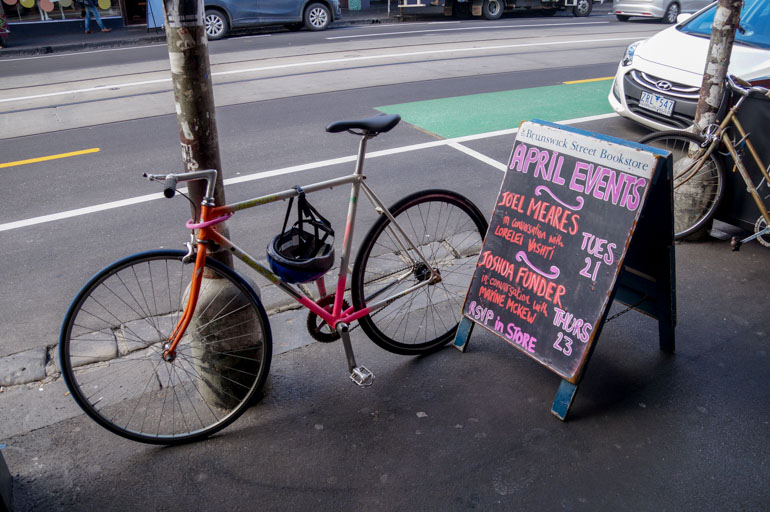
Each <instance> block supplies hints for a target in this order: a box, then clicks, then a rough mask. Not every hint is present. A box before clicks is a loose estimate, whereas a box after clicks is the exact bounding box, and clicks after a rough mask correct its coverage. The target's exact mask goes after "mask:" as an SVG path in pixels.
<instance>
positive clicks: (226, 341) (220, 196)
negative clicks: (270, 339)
mask: <svg viewBox="0 0 770 512" xmlns="http://www.w3.org/2000/svg"><path fill="white" fill-rule="evenodd" d="M163 4H164V8H165V9H164V11H165V17H166V40H167V41H168V57H169V61H170V63H171V78H172V81H173V83H174V101H175V103H176V112H177V121H178V123H179V138H180V140H181V143H182V160H183V161H184V168H185V172H191V171H198V170H203V169H216V170H217V182H216V187H215V189H214V204H215V205H216V206H221V205H224V204H225V191H224V183H223V182H224V179H223V178H222V164H221V162H220V159H219V138H218V136H217V123H216V118H215V115H214V90H213V85H212V83H211V65H210V64H209V52H208V39H207V37H206V29H205V26H204V24H203V13H204V12H205V11H204V8H203V0H163ZM188 183H189V191H190V199H192V201H193V203H194V204H193V206H192V210H193V218H194V219H197V218H198V213H199V212H198V210H199V209H200V203H201V199H202V198H203V192H204V190H205V188H204V187H205V185H204V184H203V183H201V182H195V181H193V182H188ZM214 229H216V230H217V231H219V232H220V233H222V235H224V236H228V229H227V227H225V223H224V222H221V223H219V224H217V225H216V226H214ZM207 258H215V259H217V260H219V261H221V262H222V263H224V264H225V265H228V266H230V267H232V265H233V259H232V255H231V254H230V253H229V252H227V251H221V252H216V253H213V254H212V253H209V254H208V255H207ZM203 279H204V280H205V281H206V282H205V286H203V287H202V290H201V293H200V295H199V296H198V306H197V308H196V313H195V316H194V317H193V319H192V321H191V322H190V325H189V327H188V328H187V332H188V333H189V334H190V337H189V338H190V349H191V358H192V361H193V362H192V365H193V367H194V368H195V375H196V377H197V378H196V379H195V382H196V385H197V387H198V392H199V393H200V395H201V396H202V397H203V398H204V400H205V401H206V402H207V403H208V404H209V405H210V406H212V407H221V406H223V407H227V408H229V407H232V406H234V405H235V404H236V403H237V402H238V401H240V400H241V399H243V397H244V396H245V394H244V393H245V390H248V388H249V386H250V384H251V382H250V380H249V378H248V376H249V375H251V374H252V373H253V371H254V370H253V364H254V360H253V359H251V357H256V356H255V354H256V353H257V352H258V350H260V347H261V346H262V343H264V341H265V338H264V333H262V332H256V331H257V329H256V325H257V323H256V322H257V320H258V319H257V318H256V316H255V315H254V313H253V312H252V310H251V308H250V307H248V304H247V300H248V299H247V298H246V297H244V295H243V294H242V293H241V292H240V291H239V290H238V289H237V288H236V287H234V286H231V285H230V284H229V282H228V281H227V280H224V279H217V275H215V273H211V275H209V273H208V272H204V273H203ZM255 288H256V287H255ZM226 306H235V308H236V309H235V313H232V314H230V315H226V316H225V317H220V316H219V314H218V313H219V312H220V311H222V310H223V309H224V308H225V307H226ZM232 354H237V356H236V355H232Z"/></svg>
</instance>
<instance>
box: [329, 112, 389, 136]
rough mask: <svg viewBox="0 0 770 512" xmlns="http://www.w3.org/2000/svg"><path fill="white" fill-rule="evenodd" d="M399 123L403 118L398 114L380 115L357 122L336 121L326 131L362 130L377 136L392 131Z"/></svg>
mask: <svg viewBox="0 0 770 512" xmlns="http://www.w3.org/2000/svg"><path fill="white" fill-rule="evenodd" d="M399 121H401V116H400V115H398V114H379V115H376V116H372V117H367V118H366V119H359V120H357V121H335V122H333V123H330V124H329V126H327V127H326V131H327V132H329V133H339V132H345V131H348V130H361V131H362V132H363V133H364V134H367V135H377V134H378V133H385V132H387V131H390V130H392V129H393V128H394V127H395V126H396V125H397V124H398V122H399Z"/></svg>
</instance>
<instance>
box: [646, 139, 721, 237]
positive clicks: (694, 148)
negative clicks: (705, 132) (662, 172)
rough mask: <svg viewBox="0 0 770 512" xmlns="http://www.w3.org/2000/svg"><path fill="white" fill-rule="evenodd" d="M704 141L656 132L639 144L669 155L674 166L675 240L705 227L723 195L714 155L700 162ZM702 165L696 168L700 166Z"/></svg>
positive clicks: (713, 153) (718, 168) (719, 173)
mask: <svg viewBox="0 0 770 512" xmlns="http://www.w3.org/2000/svg"><path fill="white" fill-rule="evenodd" d="M704 140H705V139H703V137H700V136H698V135H695V134H693V133H690V132H685V131H679V130H670V131H663V132H655V133H651V134H649V135H647V136H646V137H644V138H642V139H641V140H640V141H639V142H641V143H642V144H647V145H649V146H653V147H656V148H660V149H665V150H666V151H670V152H671V155H672V158H673V161H674V162H673V163H674V239H676V240H681V239H683V238H686V237H688V236H691V235H694V234H696V233H698V232H700V231H702V230H704V229H706V228H707V227H708V222H709V221H710V220H711V218H712V217H713V216H714V213H715V212H716V210H717V208H718V207H719V203H720V202H721V200H722V196H723V195H724V171H723V170H722V164H721V162H720V161H719V159H718V158H717V155H716V154H715V152H712V153H711V154H710V155H709V156H708V158H706V159H705V160H703V159H702V158H701V157H702V155H704V154H705V152H706V150H707V148H704V147H702V146H701V145H702V144H703V142H704ZM701 161H702V162H703V164H702V165H700V167H698V165H699V163H700V162H701Z"/></svg>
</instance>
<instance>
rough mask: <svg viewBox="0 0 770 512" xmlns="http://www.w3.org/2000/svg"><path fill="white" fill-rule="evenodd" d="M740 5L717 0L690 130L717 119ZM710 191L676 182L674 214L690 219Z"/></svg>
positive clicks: (732, 0)
mask: <svg viewBox="0 0 770 512" xmlns="http://www.w3.org/2000/svg"><path fill="white" fill-rule="evenodd" d="M741 7H743V0H719V5H718V6H717V10H716V13H715V15H714V24H713V25H712V29H711V42H710V44H709V50H708V55H707V56H706V67H705V69H704V70H703V82H702V84H701V88H700V98H699V99H698V108H697V110H696V112H695V123H694V126H693V130H694V131H695V132H696V133H702V132H703V130H705V129H706V127H708V126H709V125H710V124H713V123H715V122H717V119H716V117H717V111H718V110H719V105H720V103H721V101H722V97H723V95H724V88H725V76H726V75H727V68H728V66H729V65H730V54H731V53H732V50H733V41H734V40H735V31H736V29H737V28H738V22H739V21H740V14H741ZM698 149H699V148H698V147H695V145H693V147H692V148H691V150H690V154H689V157H690V158H688V159H687V160H684V159H683V160H682V161H680V162H679V165H680V166H681V165H684V166H685V167H686V166H687V165H688V163H687V162H692V159H693V158H694V155H695V152H697V151H698ZM674 173H676V169H674ZM711 187H712V188H715V187H716V185H711ZM714 192H715V190H713V189H704V188H703V186H702V185H700V184H698V183H697V182H696V180H688V181H687V182H685V183H683V184H681V185H679V188H678V189H677V193H678V196H679V200H678V201H677V202H676V203H674V216H675V217H677V218H678V219H679V220H683V221H685V222H687V224H692V223H694V222H695V221H696V220H697V219H698V218H700V215H701V214H702V211H699V210H698V207H699V206H701V205H704V204H706V202H705V201H704V200H703V198H704V197H707V196H710V195H712V194H714ZM686 198H689V200H688V199H686ZM709 227H710V225H709V226H705V227H704V229H702V230H700V231H698V232H696V233H693V234H692V235H690V236H689V237H688V238H689V239H690V240H701V239H705V238H708V228H709Z"/></svg>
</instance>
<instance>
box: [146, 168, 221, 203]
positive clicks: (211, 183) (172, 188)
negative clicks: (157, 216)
mask: <svg viewBox="0 0 770 512" xmlns="http://www.w3.org/2000/svg"><path fill="white" fill-rule="evenodd" d="M142 176H143V177H145V178H147V179H148V180H150V181H162V182H163V195H164V196H166V197H167V198H169V199H171V198H172V197H174V195H176V187H177V184H178V183H179V182H185V181H195V180H206V195H205V196H204V198H203V200H204V201H208V200H211V201H213V199H214V187H215V186H216V182H217V171H216V169H206V170H205V171H194V172H184V173H176V174H147V173H144V174H142Z"/></svg>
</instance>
